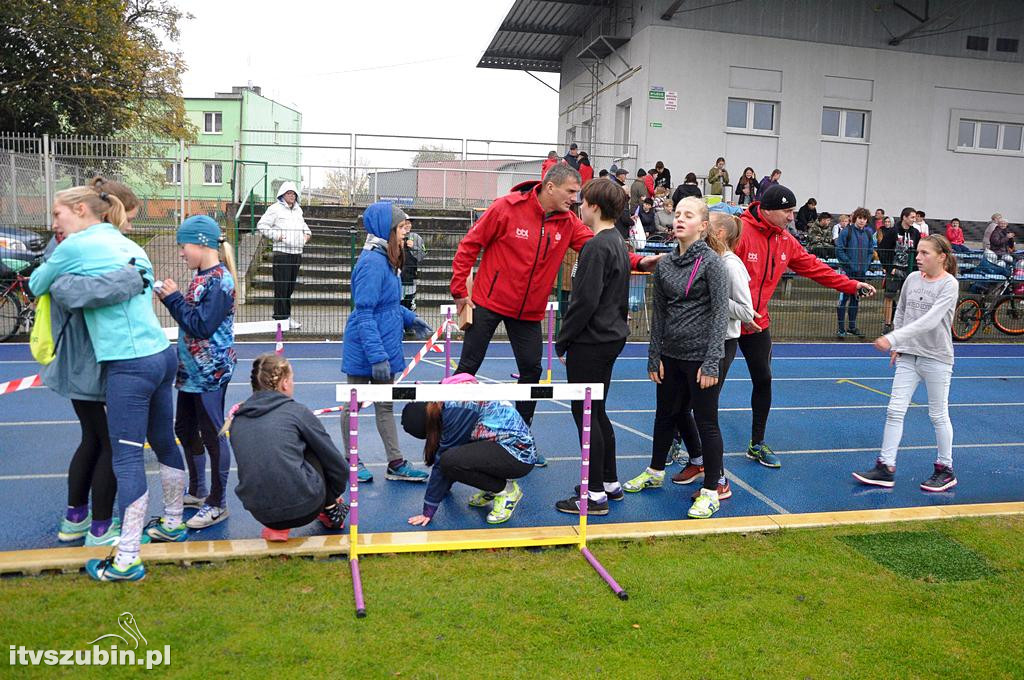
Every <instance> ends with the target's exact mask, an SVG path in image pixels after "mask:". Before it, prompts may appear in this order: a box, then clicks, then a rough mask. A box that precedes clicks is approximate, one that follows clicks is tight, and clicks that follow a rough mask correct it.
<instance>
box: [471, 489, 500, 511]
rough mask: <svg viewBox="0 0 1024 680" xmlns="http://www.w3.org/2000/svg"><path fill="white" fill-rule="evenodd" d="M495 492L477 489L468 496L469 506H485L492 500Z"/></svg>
mask: <svg viewBox="0 0 1024 680" xmlns="http://www.w3.org/2000/svg"><path fill="white" fill-rule="evenodd" d="M494 496H495V494H493V493H491V492H490V491H477V492H476V493H475V494H473V495H472V496H470V497H469V507H471V508H486V507H487V506H488V505H490V504H491V502H493V501H494Z"/></svg>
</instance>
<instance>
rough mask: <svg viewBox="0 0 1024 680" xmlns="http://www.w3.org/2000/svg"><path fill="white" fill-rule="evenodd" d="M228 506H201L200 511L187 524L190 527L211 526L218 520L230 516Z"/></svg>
mask: <svg viewBox="0 0 1024 680" xmlns="http://www.w3.org/2000/svg"><path fill="white" fill-rule="evenodd" d="M228 514H229V513H228V509H227V508H218V507H216V506H213V505H204V506H203V507H201V508H199V512H197V513H196V514H194V515H193V516H192V519H190V520H189V521H187V522H185V526H187V527H188V528H189V529H205V528H206V527H211V526H213V525H214V524H217V523H218V522H223V521H224V520H226V519H227V518H228Z"/></svg>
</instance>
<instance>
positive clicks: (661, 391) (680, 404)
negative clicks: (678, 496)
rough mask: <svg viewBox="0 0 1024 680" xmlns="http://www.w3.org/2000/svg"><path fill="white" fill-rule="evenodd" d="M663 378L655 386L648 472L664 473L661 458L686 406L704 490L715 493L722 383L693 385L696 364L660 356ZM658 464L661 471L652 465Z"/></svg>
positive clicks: (719, 466) (718, 471) (719, 471)
mask: <svg viewBox="0 0 1024 680" xmlns="http://www.w3.org/2000/svg"><path fill="white" fill-rule="evenodd" d="M661 363H662V366H663V367H664V369H665V375H664V377H663V378H662V379H661V384H659V385H658V386H657V390H656V391H657V402H658V405H657V410H656V411H655V413H654V443H653V444H652V446H651V463H652V464H651V468H652V469H654V470H658V469H661V470H664V469H665V458H666V457H667V456H668V449H669V445H671V444H672V438H673V437H674V436H675V431H676V423H677V422H678V420H679V412H680V411H681V410H682V409H684V408H686V405H687V404H689V405H690V407H691V408H692V409H693V416H694V420H695V421H696V423H697V432H698V433H699V434H700V441H701V449H702V453H703V455H704V488H705V489H717V488H718V478H719V476H721V474H722V454H723V446H722V432H721V431H720V430H719V429H718V395H719V393H720V392H721V391H722V379H721V378H719V380H718V382H717V383H715V384H714V385H713V386H711V387H708V388H707V389H701V388H700V386H699V385H698V384H697V371H698V369H700V366H701V362H699V361H680V360H679V359H673V358H672V357H667V356H664V355H662V357H661ZM657 461H660V462H661V467H660V468H659V467H655V465H654V463H655V462H657Z"/></svg>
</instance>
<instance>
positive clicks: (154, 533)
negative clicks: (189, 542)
mask: <svg viewBox="0 0 1024 680" xmlns="http://www.w3.org/2000/svg"><path fill="white" fill-rule="evenodd" d="M142 534H143V536H142V542H143V543H151V542H152V543H181V542H182V541H184V540H185V539H187V538H188V527H187V526H185V523H184V522H179V523H178V526H176V527H168V526H167V525H166V524H164V521H163V519H161V518H159V517H154V518H153V519H151V520H149V524H147V525H146V527H145V528H144V529H143V530H142ZM147 538H148V539H149V540H148V541H147V540H146V539H147Z"/></svg>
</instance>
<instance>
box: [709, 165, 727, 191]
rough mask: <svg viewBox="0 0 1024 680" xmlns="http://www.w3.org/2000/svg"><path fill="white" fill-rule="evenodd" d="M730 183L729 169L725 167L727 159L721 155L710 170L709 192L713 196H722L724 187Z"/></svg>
mask: <svg viewBox="0 0 1024 680" xmlns="http://www.w3.org/2000/svg"><path fill="white" fill-rule="evenodd" d="M728 183H729V171H728V170H726V169H725V159H724V158H722V157H721V156H719V157H718V160H716V161H715V165H714V167H712V168H711V169H710V170H708V193H710V194H711V195H713V196H721V195H722V187H724V186H725V185H726V184H728Z"/></svg>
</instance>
